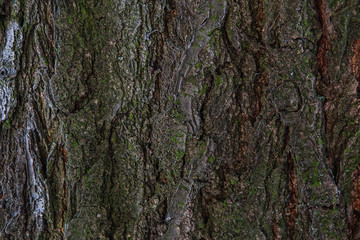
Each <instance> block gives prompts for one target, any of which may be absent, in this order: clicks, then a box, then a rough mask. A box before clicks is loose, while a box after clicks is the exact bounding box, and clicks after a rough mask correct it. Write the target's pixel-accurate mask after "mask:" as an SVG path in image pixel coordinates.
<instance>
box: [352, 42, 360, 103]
mask: <svg viewBox="0 0 360 240" xmlns="http://www.w3.org/2000/svg"><path fill="white" fill-rule="evenodd" d="M352 51H353V53H354V56H353V57H352V58H351V59H350V65H351V70H352V73H353V74H354V76H355V79H356V80H357V81H358V86H357V88H356V94H357V97H358V98H359V97H360V84H359V83H360V39H358V40H356V41H354V42H353V44H352Z"/></svg>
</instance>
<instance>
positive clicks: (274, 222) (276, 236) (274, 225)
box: [272, 213, 279, 240]
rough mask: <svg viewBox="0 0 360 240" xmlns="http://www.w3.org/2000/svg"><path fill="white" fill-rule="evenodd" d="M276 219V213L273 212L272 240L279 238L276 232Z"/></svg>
mask: <svg viewBox="0 0 360 240" xmlns="http://www.w3.org/2000/svg"><path fill="white" fill-rule="evenodd" d="M277 228H278V219H277V215H276V213H275V214H274V220H273V224H272V233H273V236H274V240H278V239H279V234H278V229H277Z"/></svg>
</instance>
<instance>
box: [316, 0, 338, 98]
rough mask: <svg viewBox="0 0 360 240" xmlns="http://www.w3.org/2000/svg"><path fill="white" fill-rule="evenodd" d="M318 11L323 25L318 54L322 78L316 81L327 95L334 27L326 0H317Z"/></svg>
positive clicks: (317, 85) (318, 67) (319, 89)
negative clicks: (329, 56) (329, 53)
mask: <svg viewBox="0 0 360 240" xmlns="http://www.w3.org/2000/svg"><path fill="white" fill-rule="evenodd" d="M316 11H317V13H318V15H319V18H320V23H321V27H322V35H321V38H320V40H319V42H318V47H319V48H318V52H317V55H316V58H317V61H318V66H317V69H318V72H319V73H320V76H321V79H320V81H317V82H316V87H317V90H318V92H319V93H320V94H321V95H325V92H327V89H329V88H330V77H329V59H328V56H327V55H328V52H329V50H330V49H331V45H330V37H331V35H332V34H333V33H334V27H333V25H332V24H331V22H330V14H329V11H328V9H327V5H326V0H317V1H316Z"/></svg>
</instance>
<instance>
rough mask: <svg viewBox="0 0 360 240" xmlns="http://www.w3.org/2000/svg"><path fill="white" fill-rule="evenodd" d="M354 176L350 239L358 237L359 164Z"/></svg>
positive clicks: (359, 201)
mask: <svg viewBox="0 0 360 240" xmlns="http://www.w3.org/2000/svg"><path fill="white" fill-rule="evenodd" d="M351 178H352V187H353V188H352V191H351V196H352V203H351V207H352V211H351V213H350V216H349V218H348V237H349V239H358V238H357V237H359V230H360V229H359V220H360V167H359V166H358V167H357V168H356V169H355V171H354V172H353V173H352V175H351Z"/></svg>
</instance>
